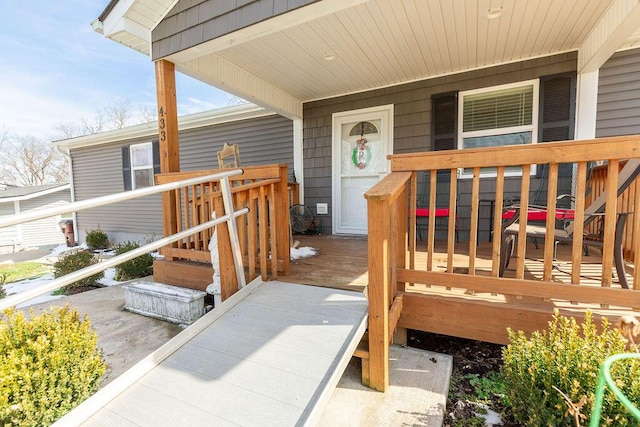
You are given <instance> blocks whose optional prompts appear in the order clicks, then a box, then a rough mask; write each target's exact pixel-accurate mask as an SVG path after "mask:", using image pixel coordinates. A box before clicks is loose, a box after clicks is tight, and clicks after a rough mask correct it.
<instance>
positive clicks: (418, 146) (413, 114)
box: [303, 53, 577, 240]
mask: <svg viewBox="0 0 640 427" xmlns="http://www.w3.org/2000/svg"><path fill="white" fill-rule="evenodd" d="M576 59H577V55H576V53H567V54H562V55H556V56H551V57H545V58H540V59H536V60H532V61H526V62H518V63H513V64H508V65H502V66H497V67H492V68H487V69H482V70H476V71H470V72H466V73H461V74H456V75H450V76H446V77H440V78H435V79H430V80H423V81H418V82H413V83H409V84H403V85H398V86H393V87H387V88H384V89H378V90H374V91H369V92H362V93H357V94H353V95H348V96H343V97H339V98H332V99H326V100H320V101H314V102H309V103H305V105H304V120H303V138H304V173H305V190H304V192H305V204H306V205H308V206H309V207H311V209H312V210H313V211H314V213H315V207H316V203H328V204H329V207H330V209H329V214H328V215H320V216H317V218H318V219H319V220H320V223H321V228H322V232H323V233H328V234H331V232H332V229H331V219H332V218H331V214H332V206H331V202H332V200H331V199H332V189H331V131H332V129H331V124H332V116H331V115H332V114H333V113H337V112H341V111H349V110H356V109H361V108H368V107H374V106H379V105H386V104H393V105H394V153H396V154H398V153H408V152H420V151H429V150H431V96H432V95H435V94H441V93H445V92H452V91H465V90H471V89H477V88H483V87H490V86H495V85H500V84H505V83H512V82H519V81H524V80H530V79H535V78H539V77H541V76H547V75H553V74H560V73H567V72H575V70H576ZM422 180H423V181H424V178H422ZM507 181H511V180H509V179H508V180H507ZM513 181H514V182H513V183H511V184H510V183H509V182H507V183H506V184H505V185H506V187H507V189H508V190H509V191H510V190H515V188H516V183H517V182H518V180H517V179H514V180H513ZM569 183H570V180H569V179H566V178H565V179H563V180H562V182H561V183H560V186H561V188H567V189H568V188H569V187H568V186H569V185H570V184H569ZM537 185H538V180H537V179H533V180H532V183H531V188H532V189H536V188H537ZM518 188H519V187H518ZM494 189H495V182H494V181H493V180H491V179H483V180H482V185H481V194H480V198H481V199H483V198H486V199H491V198H493V195H494ZM458 190H459V191H458V193H459V200H458V212H459V224H458V225H459V230H460V238H461V239H466V238H468V230H469V215H470V206H469V205H470V199H471V197H470V193H471V182H470V180H463V179H461V180H459V184H458ZM541 197H544V195H541ZM480 215H481V222H480V229H481V230H484V231H483V232H482V233H481V235H480V239H481V240H487V239H488V237H489V232H488V230H489V227H488V223H489V209H488V205H487V206H486V207H483V209H481V211H480Z"/></svg>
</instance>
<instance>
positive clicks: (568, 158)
mask: <svg viewBox="0 0 640 427" xmlns="http://www.w3.org/2000/svg"><path fill="white" fill-rule="evenodd" d="M634 157H640V135H632V136H621V137H612V138H597V139H590V140H579V141H558V142H545V143H538V144H528V145H514V146H505V147H500V148H499V149H496V148H493V149H491V148H469V149H464V150H444V151H429V152H424V153H404V154H394V155H391V156H389V158H390V159H391V170H392V171H394V172H399V171H416V170H429V169H450V168H474V167H479V168H483V167H497V166H513V165H522V164H536V163H537V164H540V163H575V162H595V161H600V160H603V159H627V158H634ZM434 166H437V167H434ZM374 188H375V187H374Z"/></svg>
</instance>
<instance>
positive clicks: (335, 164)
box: [331, 104, 393, 234]
mask: <svg viewBox="0 0 640 427" xmlns="http://www.w3.org/2000/svg"><path fill="white" fill-rule="evenodd" d="M378 119H379V120H380V139H381V140H382V141H385V139H386V148H387V155H389V154H393V104H386V105H379V106H375V107H369V108H361V109H358V110H350V111H341V112H339V113H333V114H332V115H331V159H332V161H331V206H332V213H333V215H332V216H331V217H332V218H331V226H332V227H331V229H332V234H366V231H365V233H358V232H354V231H353V230H347V229H343V228H341V227H340V221H339V219H340V217H341V212H342V202H341V197H340V196H341V179H340V175H341V174H340V170H341V164H340V161H341V158H340V156H341V154H342V150H341V145H342V125H343V124H345V123H349V122H358V121H365V120H378ZM389 172H391V162H390V161H389V160H388V159H387V160H386V164H385V168H384V175H382V176H386V175H387V174H389ZM382 176H381V179H382ZM365 220H366V218H365ZM365 224H366V222H365Z"/></svg>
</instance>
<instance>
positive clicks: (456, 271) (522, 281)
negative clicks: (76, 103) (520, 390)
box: [365, 136, 640, 390]
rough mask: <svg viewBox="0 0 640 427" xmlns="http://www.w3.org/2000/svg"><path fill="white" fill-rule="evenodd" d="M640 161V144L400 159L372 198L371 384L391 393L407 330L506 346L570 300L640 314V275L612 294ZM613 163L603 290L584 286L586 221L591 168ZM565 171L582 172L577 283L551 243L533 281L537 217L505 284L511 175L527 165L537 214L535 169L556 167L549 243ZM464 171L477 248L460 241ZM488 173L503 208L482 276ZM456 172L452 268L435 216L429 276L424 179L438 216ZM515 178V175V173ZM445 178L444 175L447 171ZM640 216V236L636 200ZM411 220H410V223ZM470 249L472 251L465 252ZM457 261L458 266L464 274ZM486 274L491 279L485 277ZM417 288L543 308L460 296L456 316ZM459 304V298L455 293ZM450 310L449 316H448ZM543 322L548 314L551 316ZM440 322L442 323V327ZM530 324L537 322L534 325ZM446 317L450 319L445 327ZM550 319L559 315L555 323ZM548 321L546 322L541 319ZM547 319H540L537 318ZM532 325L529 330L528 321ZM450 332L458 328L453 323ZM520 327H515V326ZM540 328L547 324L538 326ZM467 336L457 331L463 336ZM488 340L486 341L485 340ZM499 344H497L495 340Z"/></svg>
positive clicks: (592, 143)
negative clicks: (558, 268)
mask: <svg viewBox="0 0 640 427" xmlns="http://www.w3.org/2000/svg"><path fill="white" fill-rule="evenodd" d="M639 157H640V136H633V137H617V138H602V139H596V140H588V141H566V142H554V143H544V144H536V145H526V146H510V147H502V148H500V149H499V150H495V149H491V148H488V149H487V148H484V149H470V150H459V151H446V152H428V153H414V154H400V155H393V156H390V159H391V170H392V173H391V174H389V175H388V176H387V177H386V178H385V179H383V180H382V181H381V182H380V183H378V184H377V185H376V186H375V187H373V188H372V189H371V190H369V191H368V192H367V193H366V194H365V198H366V199H367V202H368V215H369V221H368V226H369V230H368V232H369V242H368V251H369V260H368V262H369V286H368V293H369V354H368V357H369V381H370V386H371V387H373V388H375V389H378V390H385V389H386V388H387V386H388V384H389V368H388V351H389V343H390V341H391V339H392V334H393V330H394V328H395V327H396V325H398V326H402V327H404V328H412V329H421V330H431V331H434V330H437V331H443V332H441V333H449V332H452V331H454V330H455V331H456V333H455V334H454V333H450V334H451V335H457V336H476V337H479V338H477V339H485V340H487V341H491V342H504V339H505V337H506V331H505V329H506V327H508V326H512V327H513V326H514V325H513V324H510V321H513V320H514V319H515V320H521V321H522V322H521V323H520V324H517V325H515V326H521V325H524V326H523V329H527V327H531V325H533V324H534V323H535V322H533V321H532V319H534V318H536V316H539V317H540V316H548V312H543V311H544V310H546V309H547V306H546V305H544V304H545V302H547V301H552V300H553V301H555V300H562V301H567V302H569V303H572V304H578V303H585V304H596V305H597V306H600V307H609V306H616V307H626V308H630V309H640V280H639V278H640V268H635V269H634V272H633V290H626V289H621V288H620V287H619V286H617V285H616V286H615V287H612V268H613V246H614V228H615V223H616V216H617V210H618V204H617V203H616V188H617V175H618V171H619V163H620V160H623V159H629V158H639ZM600 160H606V161H607V162H608V168H607V169H608V172H607V173H608V176H607V180H606V183H605V189H606V191H607V196H608V197H607V204H606V210H605V214H604V234H603V238H604V243H603V245H604V247H603V255H602V280H601V284H600V286H592V285H585V284H582V283H581V277H580V266H581V263H582V256H583V255H582V239H581V236H582V232H583V227H582V221H583V218H584V210H585V205H586V200H585V189H586V179H587V173H586V171H587V164H588V162H593V161H600ZM563 163H575V164H576V165H577V178H576V191H575V195H576V201H575V217H576V221H575V225H574V227H575V229H574V230H575V231H574V235H575V236H576V238H575V239H574V241H573V244H572V246H571V258H570V259H571V262H572V271H571V283H570V284H564V283H557V282H554V281H552V268H553V264H552V263H553V261H554V239H545V243H544V252H543V254H544V255H543V257H544V260H543V264H544V265H543V273H542V278H541V280H540V279H538V280H532V279H531V278H526V277H525V263H524V261H525V256H526V251H527V239H526V237H525V235H526V234H525V233H526V226H527V218H526V215H521V217H520V229H519V235H518V239H517V248H516V251H515V256H516V258H517V260H516V264H515V277H508V278H507V277H499V267H500V252H501V244H502V243H501V242H502V236H501V231H502V227H501V226H502V215H501V214H502V211H503V202H502V201H503V198H504V182H505V180H504V175H505V169H506V168H508V167H513V166H517V167H519V168H521V170H522V179H521V185H520V200H521V201H522V205H521V207H520V208H521V210H522V211H523V212H526V211H527V208H528V206H527V205H528V202H527V201H528V200H529V192H530V171H531V170H532V169H531V168H532V167H533V165H541V164H546V165H548V170H549V175H548V183H547V206H548V208H549V211H550V212H549V214H548V215H547V218H548V220H547V223H546V229H547V235H549V234H551V235H552V234H553V232H554V229H555V227H556V221H555V212H556V197H557V195H558V194H557V193H558V191H557V188H558V169H559V165H560V164H563ZM460 168H468V169H470V170H473V178H472V192H471V218H470V239H469V242H468V243H460V244H458V248H457V249H458V250H456V247H455V246H456V242H455V222H454V221H455V218H456V183H457V173H458V170H459V169H460ZM481 168H494V169H493V170H495V171H496V188H495V206H494V209H495V210H494V215H493V218H494V224H493V230H494V238H493V243H492V247H491V255H490V256H491V263H490V264H491V268H490V271H487V272H485V271H482V272H480V271H478V269H477V267H476V261H477V249H478V242H477V240H476V236H477V235H478V233H477V232H478V211H479V206H478V204H479V199H480V197H479V187H480V171H481ZM439 170H440V171H445V173H446V171H448V174H449V176H450V182H451V183H450V186H449V187H450V190H449V191H450V193H449V197H448V199H449V209H450V215H449V226H448V231H447V233H448V234H447V243H446V265H445V268H444V271H441V270H437V269H435V268H434V256H433V254H434V253H435V251H434V248H435V238H434V236H435V233H434V230H435V216H431V217H429V222H428V230H429V232H428V237H427V242H426V251H427V255H426V262H425V267H424V268H420V269H418V268H417V267H416V216H415V208H416V193H417V191H416V189H417V180H416V174H417V172H418V171H427V173H428V174H429V177H430V181H429V185H430V192H429V193H430V201H429V208H430V209H431V211H432V212H434V211H435V208H436V206H435V194H436V191H435V190H436V184H437V179H438V173H437V172H438V171H439ZM509 170H511V169H509ZM441 173H442V172H441ZM638 182H640V181H636V183H634V184H632V185H633V186H634V187H635V189H634V191H635V192H638V191H639V190H640V189H639V187H640V184H638ZM630 208H631V209H629V210H631V211H633V212H634V214H633V215H632V216H631V220H630V223H629V227H630V228H631V229H633V230H639V229H640V215H639V214H636V213H640V200H638V198H635V201H634V203H633V206H630ZM407 212H409V215H407ZM630 244H631V250H632V251H633V253H634V254H635V258H634V261H635V265H639V264H640V256H638V253H639V252H640V251H638V246H639V245H640V241H639V239H637V238H636V239H635V240H633V241H631V242H630ZM463 245H468V249H463V250H462V251H461V250H460V249H461V247H463ZM465 253H466V255H467V257H466V259H468V261H467V263H466V265H459V264H460V261H459V259H465V257H462V258H461V257H460V255H464V254H465ZM454 255H456V256H457V258H455V259H456V260H458V261H456V262H457V263H458V265H454ZM480 273H482V274H480ZM414 284H421V285H426V286H427V287H430V288H432V289H433V290H434V292H435V290H436V288H437V291H438V292H440V295H442V294H446V293H447V292H449V291H452V290H456V289H457V290H463V291H464V292H463V295H468V294H480V293H484V294H486V295H489V296H495V297H496V299H497V298H498V297H499V296H502V297H503V298H502V301H503V302H504V301H506V302H507V305H508V304H509V303H517V302H521V301H523V300H526V301H529V300H532V299H536V300H539V301H541V302H542V303H540V304H539V305H538V306H537V307H536V309H535V311H531V312H526V311H524V310H523V309H519V311H517V312H516V310H511V311H510V312H507V311H506V310H505V311H502V312H499V311H495V307H494V306H491V307H490V306H488V305H486V304H485V306H482V307H480V306H478V307H477V308H476V313H473V310H474V309H473V308H469V307H464V304H462V303H461V302H460V301H461V298H460V293H458V294H455V295H456V296H457V297H458V298H456V299H454V300H455V302H452V303H451V305H450V306H448V308H446V309H443V308H439V307H438V305H442V300H440V301H439V302H438V303H437V304H433V303H431V302H430V301H428V300H427V298H426V297H425V298H423V297H424V295H417V293H415V292H412V291H411V289H410V287H412V286H413V285H414ZM451 296H454V294H453V293H451ZM445 310H446V311H445ZM541 313H542V314H541ZM438 316H442V317H441V318H440V317H438ZM527 316H530V318H526V317H527ZM445 317H446V318H445ZM549 317H550V316H549ZM540 318H542V317H540ZM536 319H537V318H536ZM527 321H528V322H529V323H526V322H527ZM449 323H450V324H449ZM514 323H515V321H514ZM538 323H540V322H538ZM426 324H429V325H431V326H432V325H434V324H436V325H438V328H431V329H426V328H425V325H426ZM456 328H457V329H456ZM464 328H467V330H470V329H473V328H476V329H478V330H480V333H479V334H477V335H473V334H465V331H464ZM483 334H484V335H483ZM496 334H497V335H499V336H497V337H496V336H495V335H496Z"/></svg>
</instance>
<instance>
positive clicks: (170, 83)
mask: <svg viewBox="0 0 640 427" xmlns="http://www.w3.org/2000/svg"><path fill="white" fill-rule="evenodd" d="M155 68H156V96H157V102H158V140H159V146H160V172H161V173H167V172H180V146H179V142H178V107H177V101H176V76H175V65H174V64H173V63H172V62H169V61H166V60H164V59H162V60H159V61H156V63H155ZM177 221H178V215H177V210H176V195H175V193H174V192H166V193H163V194H162V229H163V233H164V235H165V236H169V235H171V234H174V233H176V232H177V230H178V225H177Z"/></svg>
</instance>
